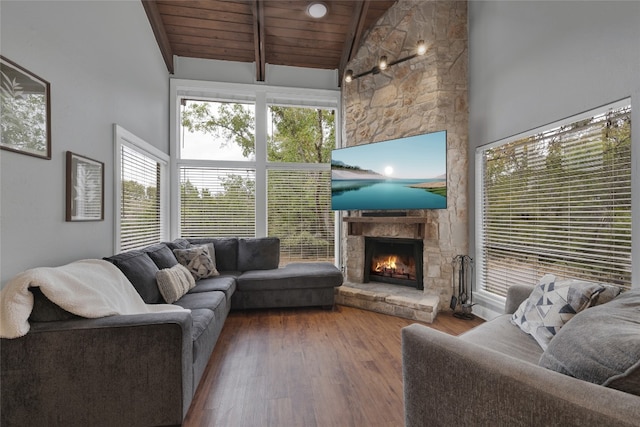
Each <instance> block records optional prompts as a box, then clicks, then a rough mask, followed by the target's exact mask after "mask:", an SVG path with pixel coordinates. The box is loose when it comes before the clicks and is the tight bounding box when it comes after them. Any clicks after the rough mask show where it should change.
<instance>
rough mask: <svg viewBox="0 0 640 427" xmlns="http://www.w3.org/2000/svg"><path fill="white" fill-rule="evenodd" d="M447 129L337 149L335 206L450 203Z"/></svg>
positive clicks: (406, 206)
mask: <svg viewBox="0 0 640 427" xmlns="http://www.w3.org/2000/svg"><path fill="white" fill-rule="evenodd" d="M446 207H447V133H446V132H445V131H442V132H433V133H428V134H423V135H416V136H411V137H405V138H399V139H394V140H389V141H383V142H377V143H372V144H365V145H358V146H353V147H347V148H341V149H336V150H333V152H332V154H331V208H332V209H333V210H393V209H398V210H401V209H446Z"/></svg>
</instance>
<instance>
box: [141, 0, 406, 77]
mask: <svg viewBox="0 0 640 427" xmlns="http://www.w3.org/2000/svg"><path fill="white" fill-rule="evenodd" d="M141 1H142V3H143V5H144V8H145V11H146V12H147V16H148V17H149V22H150V23H151V27H152V28H153V32H154V34H155V36H156V40H157V41H158V46H159V47H160V50H161V52H162V55H163V57H164V60H165V63H166V64H167V68H168V70H169V72H170V73H173V55H177V56H182V57H191V58H204V59H219V60H228V61H239V62H255V64H256V80H257V81H264V80H265V64H266V63H269V64H273V65H289V66H295V67H307V68H319V69H328V70H332V69H337V70H339V73H340V75H342V74H343V71H344V67H345V66H346V64H347V62H348V61H349V60H350V59H351V58H352V55H354V54H355V52H356V51H357V48H358V46H359V43H360V40H361V38H362V35H363V34H364V33H365V32H366V30H367V29H368V28H369V27H370V26H372V25H373V24H374V23H375V22H376V21H377V20H378V19H379V18H380V17H381V16H382V15H383V14H384V13H385V12H386V11H387V10H388V9H389V8H390V7H391V6H392V5H393V4H394V3H395V0H342V1H340V0H321V1H322V3H324V4H325V5H326V6H327V8H328V13H327V15H326V16H325V17H324V18H321V19H315V18H312V17H310V16H309V15H308V14H307V7H308V6H309V4H310V3H312V1H311V0H192V1H191V0H158V1H155V0H141Z"/></svg>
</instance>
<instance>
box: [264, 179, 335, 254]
mask: <svg viewBox="0 0 640 427" xmlns="http://www.w3.org/2000/svg"><path fill="white" fill-rule="evenodd" d="M330 180H331V171H330V170H269V171H268V188H267V204H268V218H267V224H268V234H269V236H275V237H280V262H281V263H283V264H286V263H288V262H295V261H309V260H314V261H329V262H333V260H334V234H335V233H334V218H335V215H334V214H333V212H332V211H331V185H330Z"/></svg>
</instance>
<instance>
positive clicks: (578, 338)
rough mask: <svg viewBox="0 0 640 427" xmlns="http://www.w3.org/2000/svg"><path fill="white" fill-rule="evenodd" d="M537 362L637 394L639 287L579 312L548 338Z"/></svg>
mask: <svg viewBox="0 0 640 427" xmlns="http://www.w3.org/2000/svg"><path fill="white" fill-rule="evenodd" d="M539 364H540V366H543V367H545V368H548V369H552V370H554V371H557V372H560V373H563V374H566V375H570V376H572V377H575V378H578V379H581V380H584V381H589V382H592V383H596V384H600V385H603V386H606V387H611V388H615V389H618V390H621V391H624V392H627V393H632V394H635V395H640V291H639V290H635V291H628V292H625V293H623V294H622V295H620V296H619V297H617V298H615V299H614V300H613V301H611V302H609V303H607V304H602V305H599V306H597V307H592V308H590V309H588V310H585V311H583V312H582V313H578V314H577V315H576V316H575V317H574V318H573V319H571V321H570V322H569V323H567V324H566V325H565V327H564V328H562V330H561V331H560V332H558V334H557V335H556V337H555V338H554V339H553V340H551V342H550V343H549V347H548V348H547V349H546V350H545V352H544V353H543V355H542V357H541V358H540V363H539Z"/></svg>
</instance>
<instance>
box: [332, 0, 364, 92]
mask: <svg viewBox="0 0 640 427" xmlns="http://www.w3.org/2000/svg"><path fill="white" fill-rule="evenodd" d="M369 1H370V0H362V1H359V2H357V3H355V5H354V8H353V13H352V14H351V22H350V23H349V30H348V31H347V36H346V37H345V40H344V47H343V49H342V56H341V58H340V66H339V68H338V75H339V80H340V82H341V81H342V76H343V75H344V70H345V68H346V66H347V64H348V63H349V61H351V59H352V58H353V56H354V55H355V53H356V49H357V48H358V47H359V46H360V40H361V39H362V33H363V31H364V23H365V20H366V19H365V18H366V17H367V12H368V11H369Z"/></svg>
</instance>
